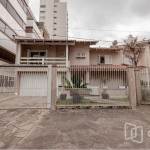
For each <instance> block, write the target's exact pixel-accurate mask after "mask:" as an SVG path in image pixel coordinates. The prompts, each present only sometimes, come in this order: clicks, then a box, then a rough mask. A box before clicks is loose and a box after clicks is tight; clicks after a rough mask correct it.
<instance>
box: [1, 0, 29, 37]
mask: <svg viewBox="0 0 150 150" xmlns="http://www.w3.org/2000/svg"><path fill="white" fill-rule="evenodd" d="M14 1H17V0H14ZM0 10H1V13H0V18H2V19H3V20H4V21H5V22H6V23H7V24H8V25H9V26H11V28H12V29H13V30H14V31H15V32H16V33H17V34H18V35H20V36H26V32H25V30H24V29H23V28H22V27H21V26H20V25H19V24H18V23H17V21H16V20H15V19H14V18H13V17H12V16H11V14H10V13H9V12H8V11H7V10H6V9H5V8H4V6H3V5H2V4H1V3H0Z"/></svg>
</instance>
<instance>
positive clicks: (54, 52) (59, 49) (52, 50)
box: [21, 45, 66, 57]
mask: <svg viewBox="0 0 150 150" xmlns="http://www.w3.org/2000/svg"><path fill="white" fill-rule="evenodd" d="M28 50H36V51H38V50H39V51H41V50H47V57H59V56H60V55H59V54H60V53H64V52H66V51H65V46H49V45H29V46H27V45H23V46H22V52H21V57H28V56H27V53H28Z"/></svg>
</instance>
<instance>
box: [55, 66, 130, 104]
mask: <svg viewBox="0 0 150 150" xmlns="http://www.w3.org/2000/svg"><path fill="white" fill-rule="evenodd" d="M67 69H68V70H61V69H57V70H59V71H57V97H58V101H57V107H61V106H62V107H63V106H93V105H95V106H129V96H128V84H127V68H126V67H125V66H113V65H96V66H94V65H93V66H71V67H69V68H67ZM60 70H61V71H60Z"/></svg>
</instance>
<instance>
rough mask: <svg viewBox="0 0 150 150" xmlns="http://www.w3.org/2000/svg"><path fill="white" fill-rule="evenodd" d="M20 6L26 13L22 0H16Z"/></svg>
mask: <svg viewBox="0 0 150 150" xmlns="http://www.w3.org/2000/svg"><path fill="white" fill-rule="evenodd" d="M18 2H19V4H20V6H21V7H22V9H23V10H24V11H25V12H27V8H26V5H25V4H24V2H23V1H22V0H18Z"/></svg>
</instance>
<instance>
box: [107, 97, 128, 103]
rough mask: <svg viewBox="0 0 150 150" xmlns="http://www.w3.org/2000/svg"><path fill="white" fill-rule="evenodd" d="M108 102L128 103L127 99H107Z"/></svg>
mask: <svg viewBox="0 0 150 150" xmlns="http://www.w3.org/2000/svg"><path fill="white" fill-rule="evenodd" d="M109 100H112V101H116V102H126V103H127V102H129V99H127V98H126V99H109Z"/></svg>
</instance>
